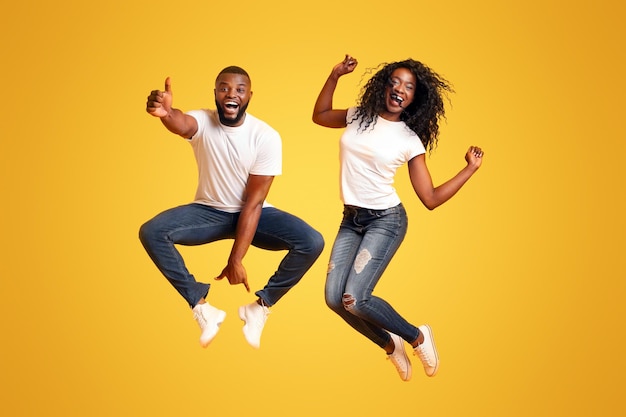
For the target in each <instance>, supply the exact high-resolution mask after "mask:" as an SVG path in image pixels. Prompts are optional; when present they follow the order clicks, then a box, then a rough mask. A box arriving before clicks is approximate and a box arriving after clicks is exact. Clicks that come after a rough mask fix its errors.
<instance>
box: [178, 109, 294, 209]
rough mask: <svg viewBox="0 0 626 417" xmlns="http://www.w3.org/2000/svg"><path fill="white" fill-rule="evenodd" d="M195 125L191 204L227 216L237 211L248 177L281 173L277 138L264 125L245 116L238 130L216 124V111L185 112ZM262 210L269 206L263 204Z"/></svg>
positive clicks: (242, 199) (278, 138)
mask: <svg viewBox="0 0 626 417" xmlns="http://www.w3.org/2000/svg"><path fill="white" fill-rule="evenodd" d="M187 114H189V115H190V116H192V117H194V118H195V119H196V121H197V122H198V131H197V132H196V134H195V135H193V137H191V138H190V139H189V143H190V144H191V146H192V148H193V152H194V155H195V157H196V162H197V164H198V188H197V190H196V196H195V199H194V203H200V204H206V205H208V206H211V207H213V208H216V209H218V210H222V211H226V212H229V213H236V212H239V211H241V208H242V207H243V204H244V198H245V196H244V193H245V189H246V184H247V183H248V176H249V175H250V174H252V175H268V176H276V175H280V174H281V173H282V143H281V138H280V135H279V134H278V132H277V131H276V130H274V129H273V128H272V127H270V126H269V125H268V124H267V123H265V122H263V121H262V120H260V119H257V118H256V117H254V116H252V115H251V114H249V113H246V116H245V119H244V122H243V124H242V125H241V126H237V127H230V126H225V125H223V124H221V123H220V121H219V116H218V114H217V111H216V110H208V109H202V110H192V111H189V112H187ZM263 206H264V207H268V206H271V205H270V204H269V203H267V202H264V204H263Z"/></svg>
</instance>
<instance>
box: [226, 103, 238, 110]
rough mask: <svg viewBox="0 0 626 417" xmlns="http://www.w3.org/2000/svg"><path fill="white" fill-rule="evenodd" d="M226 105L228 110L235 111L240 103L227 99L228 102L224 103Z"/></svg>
mask: <svg viewBox="0 0 626 417" xmlns="http://www.w3.org/2000/svg"><path fill="white" fill-rule="evenodd" d="M224 107H225V108H227V109H228V110H232V111H235V110H237V109H238V108H239V104H237V103H236V102H234V101H227V102H226V103H224Z"/></svg>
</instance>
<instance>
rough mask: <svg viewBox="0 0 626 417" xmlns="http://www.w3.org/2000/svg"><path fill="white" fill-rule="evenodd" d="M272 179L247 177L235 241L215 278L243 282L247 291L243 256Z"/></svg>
mask: <svg viewBox="0 0 626 417" xmlns="http://www.w3.org/2000/svg"><path fill="white" fill-rule="evenodd" d="M273 180H274V177H272V176H264V175H250V176H249V177H248V185H247V186H246V201H245V203H244V206H243V208H242V209H241V213H240V214H239V220H238V222H237V231H236V233H235V242H234V243H233V247H232V249H231V251H230V256H229V257H228V264H227V265H226V267H225V268H224V269H223V270H222V273H221V274H220V275H219V276H217V277H216V278H215V279H217V280H221V279H222V278H224V277H226V278H228V282H229V283H230V284H231V285H236V284H243V285H244V287H246V290H247V291H248V292H250V286H249V285H248V276H247V273H246V269H245V267H244V266H243V258H244V256H245V255H246V253H247V252H248V249H249V248H250V245H251V244H252V239H253V238H254V234H255V233H256V229H257V226H258V224H259V218H260V217H261V210H262V209H263V201H265V198H266V197H267V195H268V194H269V191H270V187H271V185H272V181H273Z"/></svg>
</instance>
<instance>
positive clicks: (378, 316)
mask: <svg viewBox="0 0 626 417" xmlns="http://www.w3.org/2000/svg"><path fill="white" fill-rule="evenodd" d="M407 226H408V220H407V215H406V211H405V209H404V206H403V205H402V204H400V205H398V206H396V207H392V208H389V209H386V210H370V209H365V208H360V207H354V206H344V211H343V220H342V222H341V225H340V226H339V232H338V234H337V237H336V239H335V243H334V245H333V249H332V252H331V255H330V263H329V265H328V274H327V276H326V288H325V296H326V304H327V305H328V307H330V309H331V310H333V311H334V312H335V313H337V314H338V315H339V316H340V317H341V318H342V319H344V320H345V321H346V322H347V323H348V324H349V325H350V326H352V327H353V328H354V329H356V330H357V331H358V332H360V333H361V334H363V335H364V336H365V337H367V338H368V339H370V340H371V341H372V342H374V343H376V344H377V345H378V346H380V347H382V348H384V347H385V346H386V345H387V344H388V343H389V340H390V336H389V333H388V332H391V333H395V334H397V335H398V336H400V337H402V338H403V339H404V340H406V341H407V342H409V343H411V342H413V341H415V339H417V336H418V335H419V330H418V329H417V327H415V326H413V325H412V324H410V323H409V322H407V321H406V320H405V319H404V318H402V316H400V314H398V313H397V312H396V311H395V310H394V309H393V307H391V305H389V303H387V302H386V301H385V300H383V299H381V298H379V297H376V296H374V295H372V292H373V291H374V287H375V286H376V284H377V283H378V280H379V279H380V278H381V276H382V274H383V272H384V271H385V269H386V268H387V265H389V262H390V261H391V258H392V257H393V255H394V254H395V253H396V251H397V250H398V248H399V247H400V244H401V243H402V240H403V239H404V236H405V235H406V231H407Z"/></svg>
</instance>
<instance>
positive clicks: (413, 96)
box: [313, 55, 483, 381]
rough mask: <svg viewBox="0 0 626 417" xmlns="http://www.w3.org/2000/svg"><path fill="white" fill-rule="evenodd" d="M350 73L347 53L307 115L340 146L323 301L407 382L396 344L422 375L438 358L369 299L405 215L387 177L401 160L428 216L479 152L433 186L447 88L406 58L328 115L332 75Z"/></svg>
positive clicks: (406, 365) (430, 343) (419, 336)
mask: <svg viewBox="0 0 626 417" xmlns="http://www.w3.org/2000/svg"><path fill="white" fill-rule="evenodd" d="M356 66H357V60H356V59H354V58H353V57H351V56H349V55H346V57H345V59H344V60H343V61H342V62H340V63H339V64H337V65H335V67H334V68H333V70H332V72H331V74H330V76H329V77H328V79H327V80H326V83H325V84H324V86H323V88H322V91H321V92H320V94H319V97H318V98H317V101H316V103H315V108H314V110H313V121H314V122H315V123H317V124H319V125H321V126H326V127H331V128H346V129H345V131H344V132H343V135H342V136H341V142H340V159H341V198H342V201H343V203H344V211H343V220H342V222H341V225H340V227H339V232H338V234H337V237H336V239H335V242H334V245H333V249H332V253H331V257H330V263H329V266H328V275H327V278H326V288H325V296H326V303H327V304H328V306H329V307H330V308H331V309H332V310H333V311H334V312H336V313H337V314H338V315H339V316H341V317H342V318H343V319H344V320H345V321H346V322H347V323H348V324H349V325H351V326H352V327H353V328H354V329H356V330H357V331H359V332H360V333H362V334H363V335H364V336H365V337H367V338H368V339H370V340H371V341H372V342H374V343H376V344H377V345H378V346H380V347H381V348H383V349H384V350H385V351H386V352H387V355H388V359H390V360H391V362H392V363H393V364H394V366H395V367H396V369H397V371H398V373H399V374H400V377H401V378H402V380H403V381H408V380H410V379H411V363H410V360H409V358H408V356H407V354H406V352H405V350H404V341H403V340H405V341H407V342H408V343H410V344H411V346H412V347H413V350H414V354H415V355H416V356H418V357H419V359H420V360H421V362H422V364H423V366H424V371H425V373H426V375H428V376H434V375H435V374H436V372H437V369H438V367H439V358H438V355H437V350H436V348H435V343H434V340H433V334H432V331H431V329H430V327H429V326H428V325H422V326H419V327H416V326H414V325H412V324H411V323H409V322H408V321H406V320H405V319H404V318H403V317H402V316H401V315H400V314H398V313H397V312H396V311H395V310H394V309H393V308H392V307H391V305H389V304H388V303H387V302H386V301H385V300H383V299H381V298H379V297H376V296H374V295H372V292H373V290H374V287H375V286H376V284H377V283H378V280H379V279H380V278H381V276H382V274H383V272H384V270H385V268H386V267H387V265H388V264H389V262H390V261H391V258H392V257H393V255H394V254H395V253H396V251H397V249H398V247H399V246H400V243H401V242H402V240H403V239H404V236H405V234H406V230H407V215H406V212H405V210H404V207H403V205H402V203H401V201H400V198H399V196H398V195H397V193H396V191H395V189H394V188H393V180H394V176H395V173H396V170H397V169H398V168H399V167H400V166H402V165H404V164H405V163H407V164H408V168H409V175H410V179H411V184H412V185H413V189H414V190H415V193H416V194H417V196H418V198H419V199H420V201H421V202H422V203H423V204H424V205H425V206H426V207H427V208H428V209H429V210H433V209H435V208H436V207H438V206H440V205H441V204H443V203H445V202H446V201H448V200H449V199H450V198H451V197H452V196H453V195H454V194H456V192H457V191H459V189H460V188H461V187H462V186H463V185H464V184H465V183H466V182H467V180H469V178H470V177H471V176H472V175H473V174H474V173H475V172H476V170H478V168H479V167H480V165H481V162H482V156H483V151H482V150H481V149H480V148H478V147H475V146H472V147H470V148H469V150H468V151H467V153H466V154H465V161H466V162H467V165H466V166H465V167H464V168H463V169H462V170H461V171H460V172H459V173H458V174H456V175H455V176H454V177H453V178H452V179H450V180H449V181H447V182H445V183H444V184H442V185H440V186H438V187H434V186H433V182H432V179H431V176H430V173H429V171H428V168H427V167H426V162H425V153H426V151H431V150H432V149H433V148H434V147H435V146H436V144H437V139H438V135H439V124H438V121H439V119H440V118H442V117H444V115H445V110H444V105H443V96H444V95H445V94H446V93H447V92H451V91H452V89H451V87H450V85H449V84H448V83H447V82H446V81H445V80H444V79H443V78H441V77H440V76H439V75H438V74H436V73H435V72H434V71H432V70H431V69H430V68H428V67H427V66H425V65H424V64H422V63H420V62H418V61H414V60H412V59H408V60H405V61H401V62H394V63H391V64H384V65H383V64H381V66H382V68H380V69H379V70H378V71H377V72H376V73H375V74H374V75H373V76H372V77H371V78H370V79H369V80H368V81H367V83H366V84H365V86H364V87H363V90H362V94H361V96H360V98H359V101H358V105H357V106H356V107H352V108H349V109H342V110H339V109H335V108H333V95H334V92H335V88H336V86H337V82H338V80H339V78H340V77H342V76H343V75H346V74H349V73H351V72H352V71H354V69H355V68H356Z"/></svg>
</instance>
